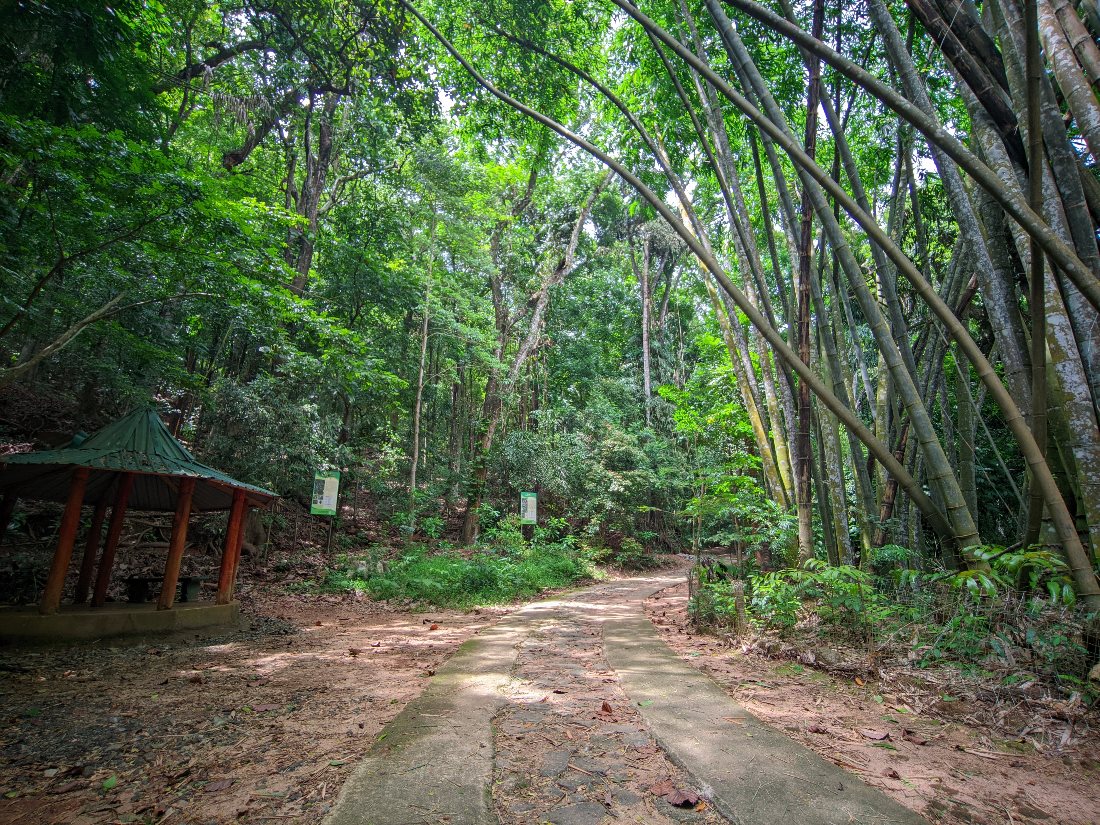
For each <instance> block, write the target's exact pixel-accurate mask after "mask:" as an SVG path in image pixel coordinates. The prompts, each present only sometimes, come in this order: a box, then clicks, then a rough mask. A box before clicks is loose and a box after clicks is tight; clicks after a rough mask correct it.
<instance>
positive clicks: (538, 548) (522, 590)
mask: <svg viewBox="0 0 1100 825" xmlns="http://www.w3.org/2000/svg"><path fill="white" fill-rule="evenodd" d="M484 515H485V518H484V523H486V524H487V527H486V529H485V530H484V532H483V534H482V537H481V541H480V542H479V543H478V545H477V546H476V547H474V548H471V549H460V548H455V547H452V546H450V545H447V544H446V543H445V542H438V543H436V544H435V545H434V546H429V545H428V544H426V543H419V542H410V543H409V544H408V545H407V546H406V547H404V548H403V549H402V550H400V551H399V553H398V554H397V555H396V556H394V555H393V554H392V553H390V554H388V555H389V557H387V553H386V552H385V551H384V549H383V548H377V547H376V548H367V549H365V550H363V551H361V552H347V553H344V554H343V555H341V556H339V557H338V558H337V559H336V561H335V564H334V565H333V566H332V567H331V568H330V569H329V570H328V572H327V574H326V575H325V578H324V579H323V581H322V582H321V584H320V586H319V589H320V590H322V591H326V592H347V591H349V590H357V591H360V592H363V593H365V594H367V595H368V596H370V598H372V599H375V600H387V601H395V602H400V603H403V604H407V605H411V606H424V607H427V606H429V605H434V606H437V607H452V608H459V609H464V608H469V607H474V606H477V605H490V604H507V603H509V602H514V601H517V600H520V599H528V598H531V597H534V596H537V595H538V594H540V593H543V592H545V591H547V590H553V589H556V588H561V587H567V586H569V585H571V584H576V583H579V582H585V581H591V580H593V579H597V578H599V577H600V575H601V574H600V571H599V566H600V565H605V564H610V565H614V566H618V567H630V566H634V567H644V566H649V565H651V564H652V562H650V558H651V557H650V556H649V555H648V554H647V553H646V552H645V551H644V550H643V548H642V547H641V545H640V544H638V542H636V541H631V540H625V541H624V542H623V543H622V545H623V546H622V549H620V550H612V549H609V548H605V547H603V546H599V545H593V544H592V543H590V542H581V541H578V540H577V538H576V537H575V536H573V535H570V534H569V527H568V524H567V523H566V522H565V521H564V520H562V519H548V520H547V522H546V523H545V524H543V525H540V526H538V527H536V528H534V530H533V531H532V534H531V537H530V538H527V537H525V535H524V533H523V530H522V528H521V526H520V524H519V521H518V519H517V518H516V517H505V518H500V517H499V514H495V513H490V512H487V513H485V514H484Z"/></svg>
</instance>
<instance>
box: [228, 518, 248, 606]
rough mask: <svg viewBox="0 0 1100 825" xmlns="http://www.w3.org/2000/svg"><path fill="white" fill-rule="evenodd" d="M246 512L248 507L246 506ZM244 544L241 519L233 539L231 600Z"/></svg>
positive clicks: (242, 521) (230, 580)
mask: <svg viewBox="0 0 1100 825" xmlns="http://www.w3.org/2000/svg"><path fill="white" fill-rule="evenodd" d="M245 512H246V513H247V512H248V508H247V507H245ZM243 544H244V519H243V518H242V519H241V527H240V529H239V530H238V531H237V535H236V537H235V538H234V539H233V570H232V572H231V573H230V574H229V601H232V600H233V588H234V587H235V586H236V584H237V568H238V567H240V566H241V546H242V545H243Z"/></svg>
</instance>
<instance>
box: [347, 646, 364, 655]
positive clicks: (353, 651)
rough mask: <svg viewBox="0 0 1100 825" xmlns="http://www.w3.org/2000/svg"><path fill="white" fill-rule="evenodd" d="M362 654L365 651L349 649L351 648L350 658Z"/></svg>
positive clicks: (349, 650)
mask: <svg viewBox="0 0 1100 825" xmlns="http://www.w3.org/2000/svg"><path fill="white" fill-rule="evenodd" d="M362 652H363V651H362V650H360V649H359V648H357V647H349V648H348V655H349V656H358V655H359V654H360V653H362Z"/></svg>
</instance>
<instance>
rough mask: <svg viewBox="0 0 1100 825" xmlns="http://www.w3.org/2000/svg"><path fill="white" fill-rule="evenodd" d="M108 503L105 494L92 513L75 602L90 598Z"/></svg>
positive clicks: (80, 602)
mask: <svg viewBox="0 0 1100 825" xmlns="http://www.w3.org/2000/svg"><path fill="white" fill-rule="evenodd" d="M107 503H108V502H107V497H106V496H104V497H103V498H101V499H100V500H99V503H98V504H96V506H95V513H93V514H92V526H91V528H90V529H89V530H88V539H87V541H86V542H85V543H84V558H83V559H82V560H81V562H80V577H79V578H78V579H77V580H76V595H75V596H73V603H74V604H83V603H84V602H85V601H87V599H88V590H89V589H90V588H91V586H92V575H93V574H94V573H95V557H96V553H97V552H99V542H100V541H101V540H102V538H103V522H104V521H105V520H106V518H107Z"/></svg>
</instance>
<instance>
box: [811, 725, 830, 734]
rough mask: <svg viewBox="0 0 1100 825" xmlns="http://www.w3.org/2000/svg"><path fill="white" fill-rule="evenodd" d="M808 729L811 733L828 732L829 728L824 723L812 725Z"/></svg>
mask: <svg viewBox="0 0 1100 825" xmlns="http://www.w3.org/2000/svg"><path fill="white" fill-rule="evenodd" d="M806 730H807V731H808V732H810V733H828V732H829V729H828V728H827V727H825V726H824V725H810V726H809V727H808V728H806Z"/></svg>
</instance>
